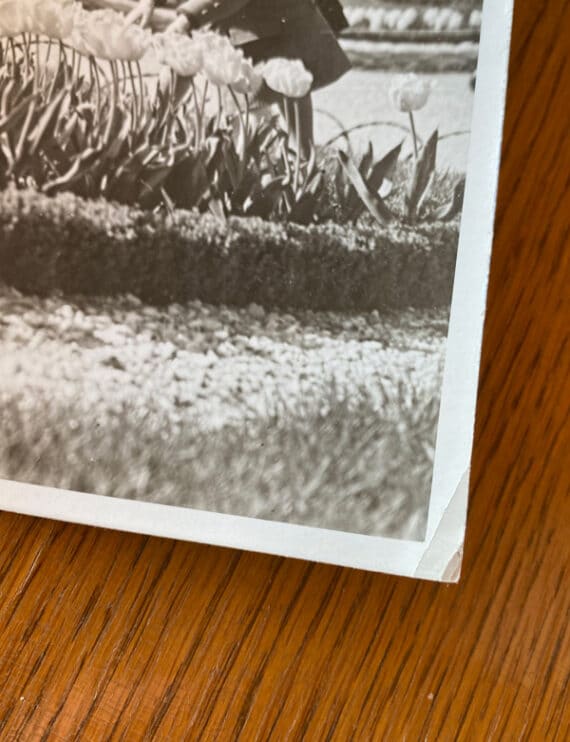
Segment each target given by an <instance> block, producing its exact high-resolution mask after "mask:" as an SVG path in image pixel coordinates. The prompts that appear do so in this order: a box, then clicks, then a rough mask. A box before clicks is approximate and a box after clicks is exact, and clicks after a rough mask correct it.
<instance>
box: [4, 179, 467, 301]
mask: <svg viewBox="0 0 570 742" xmlns="http://www.w3.org/2000/svg"><path fill="white" fill-rule="evenodd" d="M458 234H459V227H458V223H457V221H454V222H451V223H446V224H444V223H435V224H422V225H417V226H416V227H415V228H413V229H411V228H407V227H403V226H396V225H389V226H386V227H385V228H383V229H379V228H378V226H369V227H368V226H358V227H357V228H354V227H352V226H350V227H341V226H338V225H332V224H324V225H319V226H309V227H302V226H299V225H294V224H272V223H269V222H265V221H262V220H260V219H241V218H232V219H230V220H229V221H228V222H227V223H223V222H220V221H219V220H216V219H215V218H214V217H212V216H210V215H198V214H196V213H193V212H186V211H182V210H179V211H176V212H174V213H173V214H172V215H169V216H166V215H164V214H161V213H152V212H146V211H142V210H138V209H136V208H132V207H127V206H120V205H117V204H114V203H109V202H107V201H105V200H103V199H99V200H95V201H85V200H83V199H81V198H79V197H77V196H74V195H72V194H60V195H58V196H56V197H47V196H44V195H42V194H39V193H37V192H34V191H17V190H15V189H7V190H5V191H3V192H1V193H0V280H2V281H4V282H5V283H7V284H8V285H11V286H14V287H15V288H17V289H19V290H21V291H25V292H30V293H39V294H46V293H48V292H51V291H54V290H60V291H63V292H65V293H69V294H86V295H115V294H121V293H131V294H134V295H135V296H138V297H139V298H140V299H142V300H144V301H147V302H150V303H157V304H161V303H166V302H169V301H186V300H190V299H200V300H202V301H205V302H208V303H212V304H222V303H223V304H231V305H236V306H245V305H248V304H250V303H256V304H259V305H262V306H270V307H282V308H290V307H296V308H310V309H315V310H325V309H329V310H343V311H350V310H354V311H366V310H373V309H382V308H386V307H392V308H402V307H431V306H446V305H449V302H450V299H451V290H452V285H453V274H454V270H455V258H456V250H457V241H458Z"/></svg>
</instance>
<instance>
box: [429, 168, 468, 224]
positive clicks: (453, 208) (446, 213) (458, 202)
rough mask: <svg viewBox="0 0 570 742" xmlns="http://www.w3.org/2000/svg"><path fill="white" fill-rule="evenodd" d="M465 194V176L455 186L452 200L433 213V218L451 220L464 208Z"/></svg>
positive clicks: (444, 220)
mask: <svg viewBox="0 0 570 742" xmlns="http://www.w3.org/2000/svg"><path fill="white" fill-rule="evenodd" d="M464 195H465V178H460V179H459V180H458V181H457V183H456V184H455V186H454V188H453V194H452V196H451V200H450V201H449V202H448V203H446V204H444V205H443V206H440V207H439V209H436V210H435V211H434V213H433V214H432V219H435V220H439V221H442V222H450V221H451V220H452V219H455V217H456V216H457V215H458V214H460V213H461V209H462V208H463V197H464Z"/></svg>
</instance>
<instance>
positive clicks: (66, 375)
mask: <svg viewBox="0 0 570 742" xmlns="http://www.w3.org/2000/svg"><path fill="white" fill-rule="evenodd" d="M446 331H447V320H446V316H445V314H444V313H442V312H434V313H432V314H429V313H428V314H426V313H425V312H406V313H399V314H398V315H397V316H395V315H380V314H378V312H372V313H370V314H368V315H357V316H349V315H340V314H335V313H313V312H302V313H297V314H295V315H292V314H283V313H273V312H267V311H265V310H264V309H263V308H262V307H259V306H255V305H252V306H250V307H249V308H247V309H233V308H226V307H212V306H208V305H204V304H201V303H200V302H191V303H189V304H187V305H185V306H181V305H171V306H168V307H164V308H156V307H150V306H146V305H143V304H141V303H140V302H139V301H138V300H137V299H135V298H133V297H120V298H118V297H116V298H111V299H109V298H106V299H89V300H87V299H83V298H81V299H79V298H78V299H75V300H70V299H69V298H66V299H62V298H58V297H49V298H37V297H29V296H23V295H21V294H19V293H18V292H16V291H14V290H12V289H8V288H3V287H0V349H1V356H0V378H1V389H2V391H3V392H4V394H8V395H9V396H12V395H18V396H19V395H24V396H25V397H28V396H29V398H30V400H31V399H33V397H34V395H35V393H38V392H39V393H41V394H42V395H45V394H47V395H49V396H54V397H55V396H59V397H61V398H62V399H64V398H66V399H69V400H73V399H76V398H77V397H78V395H81V397H82V398H83V401H84V402H88V403H89V404H91V405H92V409H93V410H94V414H95V415H96V411H97V406H98V405H99V404H101V402H103V403H104V405H105V406H106V407H107V408H109V407H113V406H114V405H116V406H117V409H119V408H120V406H121V405H122V404H123V403H124V402H125V401H126V402H127V403H128V402H131V401H132V403H133V404H136V405H137V406H140V405H144V403H145V400H152V401H153V406H154V407H155V408H156V405H157V404H159V406H160V407H161V408H164V410H165V411H167V412H168V414H169V416H170V417H171V419H172V420H175V421H179V422H180V423H181V424H184V423H187V422H188V421H189V420H190V419H191V420H193V421H196V422H197V423H198V424H199V425H200V427H202V428H206V429H211V428H212V427H219V426H221V425H223V424H226V423H239V422H240V421H242V420H244V419H253V418H258V419H259V418H260V417H263V416H264V415H266V414H268V413H273V412H274V411H275V409H276V407H277V408H278V406H279V405H280V404H282V403H283V401H284V400H285V401H287V402H291V401H294V399H295V398H301V397H302V398H303V399H307V398H308V397H309V398H312V399H315V400H318V399H319V398H320V397H322V398H323V399H325V398H326V390H327V389H330V386H331V384H334V385H335V390H336V395H337V397H338V398H344V397H348V398H350V395H351V392H354V390H355V389H356V388H361V389H365V390H366V391H368V392H370V394H371V395H372V397H373V398H377V400H378V405H379V407H380V406H382V403H383V399H384V395H385V394H388V395H390V394H391V392H396V391H398V389H397V388H398V386H400V387H401V386H402V385H403V386H404V388H409V389H410V390H413V389H416V390H417V389H419V390H425V389H426V388H428V389H437V388H438V385H439V380H440V376H441V370H442V359H443V354H444V347H445V336H446ZM400 393H401V388H400ZM410 393H411V392H410Z"/></svg>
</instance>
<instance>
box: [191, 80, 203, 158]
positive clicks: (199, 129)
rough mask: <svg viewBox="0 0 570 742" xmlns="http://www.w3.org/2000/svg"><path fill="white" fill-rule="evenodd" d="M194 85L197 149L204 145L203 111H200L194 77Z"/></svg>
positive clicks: (195, 143)
mask: <svg viewBox="0 0 570 742" xmlns="http://www.w3.org/2000/svg"><path fill="white" fill-rule="evenodd" d="M191 85H192V98H193V100H194V116H195V118H196V136H195V137H194V146H195V147H196V148H198V147H200V146H201V145H202V136H203V133H202V111H201V110H200V103H199V101H198V91H197V89H196V81H195V80H194V77H192V78H191Z"/></svg>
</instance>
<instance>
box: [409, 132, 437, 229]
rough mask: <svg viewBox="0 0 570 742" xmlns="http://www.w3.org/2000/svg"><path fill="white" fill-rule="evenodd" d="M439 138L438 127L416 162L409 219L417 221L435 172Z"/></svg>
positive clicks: (411, 188) (410, 191)
mask: <svg viewBox="0 0 570 742" xmlns="http://www.w3.org/2000/svg"><path fill="white" fill-rule="evenodd" d="M438 139H439V133H438V131H437V129H436V130H435V131H434V132H433V134H432V135H431V136H430V138H429V139H428V140H427V142H426V143H425V144H424V146H423V147H422V149H421V151H420V154H419V156H418V159H417V161H416V163H415V167H414V171H413V175H412V180H411V183H410V188H409V191H408V197H407V207H408V219H409V220H410V221H415V219H416V216H417V211H418V206H419V204H420V202H421V200H422V197H423V196H424V194H425V193H426V191H427V187H428V185H429V184H430V182H431V179H432V177H433V174H434V172H435V160H436V154H437V142H438Z"/></svg>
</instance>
